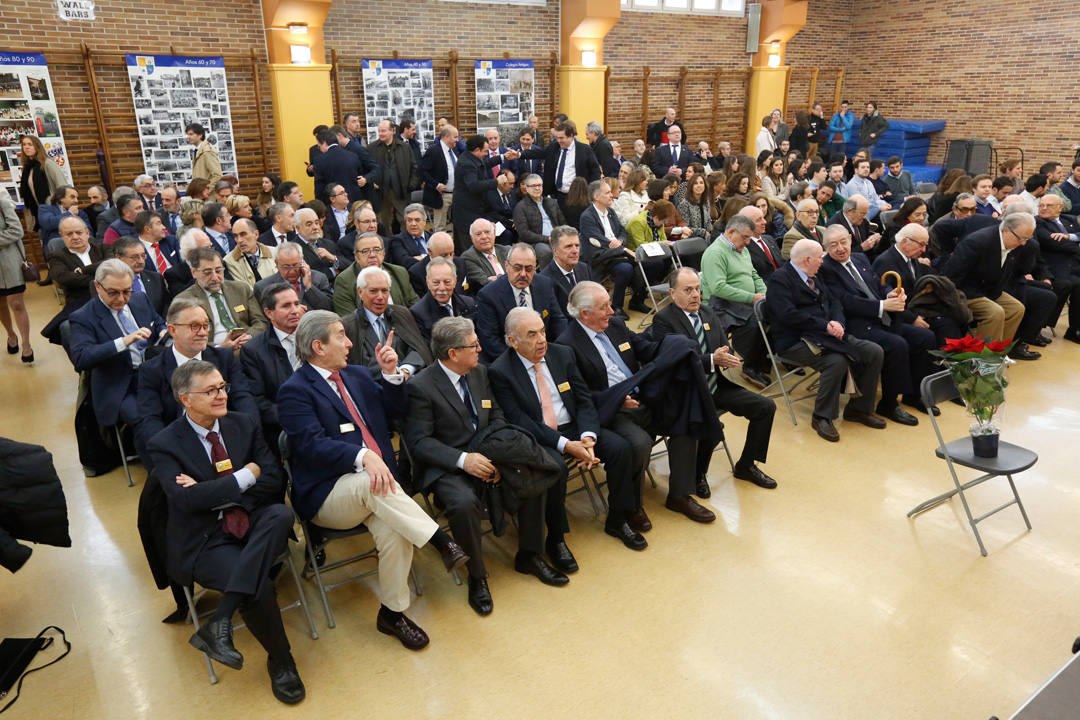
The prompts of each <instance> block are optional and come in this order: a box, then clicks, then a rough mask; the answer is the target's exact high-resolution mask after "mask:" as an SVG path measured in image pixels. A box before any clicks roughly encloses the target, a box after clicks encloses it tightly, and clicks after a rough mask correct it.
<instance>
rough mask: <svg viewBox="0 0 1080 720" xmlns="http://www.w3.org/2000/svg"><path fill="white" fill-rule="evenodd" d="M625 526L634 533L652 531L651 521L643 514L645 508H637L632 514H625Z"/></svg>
mask: <svg viewBox="0 0 1080 720" xmlns="http://www.w3.org/2000/svg"><path fill="white" fill-rule="evenodd" d="M626 524H627V525H629V526H630V527H631V528H633V530H634V532H639V533H643V532H649V531H650V530H652V521H651V520H649V516H648V515H646V514H645V508H638V509H637V510H635V511H634V512H632V513H627V514H626Z"/></svg>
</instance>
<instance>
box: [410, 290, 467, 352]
mask: <svg viewBox="0 0 1080 720" xmlns="http://www.w3.org/2000/svg"><path fill="white" fill-rule="evenodd" d="M450 305H451V306H453V308H454V317H463V318H469V319H472V316H473V315H475V314H476V301H475V300H473V299H472V298H471V297H469V296H468V295H464V294H462V293H460V292H458V291H456V290H455V291H454V295H453V297H452V298H451V299H450ZM409 312H411V313H412V316H413V318H414V319H415V320H416V326H417V327H419V328H420V334H421V335H423V336H424V339H425V340H427V341H429V342H430V341H431V328H433V327H435V323H437V322H439V320H442V319H443V318H444V317H446V315H444V314H443V312H442V308H441V307H439V303H437V302H435V298H434V297H433V296H432V294H431V293H430V292H428V293H424V296H423V297H421V298H420V299H419V300H417V301H416V302H414V303H413V305H412V307H410V308H409Z"/></svg>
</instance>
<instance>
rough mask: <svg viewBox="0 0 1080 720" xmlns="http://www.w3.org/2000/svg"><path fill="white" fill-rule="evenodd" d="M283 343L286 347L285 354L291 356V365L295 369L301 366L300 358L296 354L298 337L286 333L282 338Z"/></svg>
mask: <svg viewBox="0 0 1080 720" xmlns="http://www.w3.org/2000/svg"><path fill="white" fill-rule="evenodd" d="M281 345H282V347H283V348H284V349H285V356H286V357H287V358H289V365H290V366H291V367H292V369H293V370H295V369H296V368H298V367H300V358H299V357H297V356H296V338H294V337H293V336H292V335H286V336H285V337H283V338H282V339H281Z"/></svg>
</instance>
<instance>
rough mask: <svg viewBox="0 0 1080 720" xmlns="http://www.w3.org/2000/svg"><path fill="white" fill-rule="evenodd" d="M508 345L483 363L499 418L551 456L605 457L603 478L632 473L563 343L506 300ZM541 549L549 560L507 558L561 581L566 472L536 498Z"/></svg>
mask: <svg viewBox="0 0 1080 720" xmlns="http://www.w3.org/2000/svg"><path fill="white" fill-rule="evenodd" d="M506 338H507V342H508V343H510V347H509V348H508V349H507V350H506V352H504V353H503V354H502V355H500V356H499V358H498V359H497V360H496V361H495V362H494V363H493V364H492V365H491V368H490V370H491V387H492V389H493V390H494V391H495V399H496V400H497V401H498V403H499V407H501V408H502V410H503V413H505V416H506V420H507V421H509V422H510V423H512V424H514V425H517V426H518V427H520V428H521V429H523V430H525V431H526V432H527V433H529V434H530V435H532V436H533V438H534V439H535V440H536V441H537V442H538V443H539V444H540V445H542V446H543V447H544V448H545V450H546V451H547V452H549V453H551V454H552V455H553V456H556V457H560V458H561V457H562V456H564V455H569V456H570V458H572V461H577V462H578V463H580V464H581V465H583V466H585V467H587V468H591V467H593V466H594V465H596V464H597V463H598V462H601V458H602V459H603V461H605V472H606V474H607V476H608V483H613V482H614V483H615V484H616V485H619V486H623V487H626V486H628V483H629V482H630V481H631V480H632V476H631V474H630V473H631V468H630V462H629V460H630V448H629V445H628V444H627V442H626V441H625V440H623V439H622V438H621V437H619V436H618V435H617V434H616V433H613V432H611V431H610V430H605V429H603V428H601V427H600V420H599V418H598V417H597V414H596V408H595V407H594V406H593V403H592V399H591V398H590V396H589V389H588V387H587V386H586V385H585V381H584V380H583V379H582V378H581V373H580V372H579V371H578V369H577V365H576V364H575V363H574V353H573V351H572V350H570V348H565V347H562V346H560V345H552V344H548V341H547V338H546V337H545V335H544V322H543V320H542V319H541V318H540V315H539V314H538V313H537V312H536V311H535V310H530V309H529V308H522V307H516V308H513V309H512V310H511V311H510V313H509V314H508V315H507V316H506ZM544 519H545V522H546V524H547V544H546V548H547V550H548V554H549V555H550V556H551V559H552V562H553V563H554V564H555V565H556V567H555V568H553V567H551V566H550V565H548V564H547V563H546V562H544V559H543V558H542V557H540V555H539V554H531V555H530V556H528V557H526V558H523V557H521V556H520V555H519V556H518V558H516V559H515V563H514V567H515V568H516V569H517V571H518V572H522V573H532V574H534V575H536V576H537V577H539V578H540V580H541V581H542V582H544V583H547V584H548V585H565V584H566V583H567V582H569V579H568V578H567V577H566V575H565V574H564V572H563V571H562V569H563V568H565V570H566V572H574V571H576V570H577V569H578V564H577V561H576V560H575V559H574V556H573V554H572V553H571V552H570V548H569V547H567V545H566V540H565V534H566V533H567V532H569V531H570V525H569V523H568V522H567V519H566V478H565V476H564V477H563V478H562V479H561V480H560V481H559V482H558V483H556V484H555V485H553V486H552V487H550V488H548V490H547V495H546V497H545V499H544ZM617 530H618V531H619V533H620V535H619V537H620V539H622V540H623V542H625V543H627V546H628V547H632V548H633V549H635V550H644V549H645V547H646V545H647V544H646V542H645V538H643V537H641V535H640V534H638V533H635V532H634V531H632V530H630V528H629V527H628V526H627V525H626V523H625V522H622V523H621V524H620V525H619V526H618V528H617Z"/></svg>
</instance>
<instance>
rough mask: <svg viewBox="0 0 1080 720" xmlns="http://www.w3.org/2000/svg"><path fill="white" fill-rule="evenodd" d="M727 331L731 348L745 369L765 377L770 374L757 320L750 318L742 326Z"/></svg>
mask: <svg viewBox="0 0 1080 720" xmlns="http://www.w3.org/2000/svg"><path fill="white" fill-rule="evenodd" d="M728 331H729V332H730V333H731V347H732V348H733V349H734V350H735V352H737V353H739V356H740V357H741V358H742V360H743V363H744V364H745V365H746V367H748V368H750V369H751V370H759V371H761V372H763V373H765V374H766V375H768V374H769V373H771V372H772V365H771V363H769V356H768V353H766V352H765V339H764V338H763V337H761V330H760V329H758V324H757V320H755V319H754V318H750V319H749V320H747V321H746V322H744V323H743V324H742V325H734V326H732V327H730V328H728Z"/></svg>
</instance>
